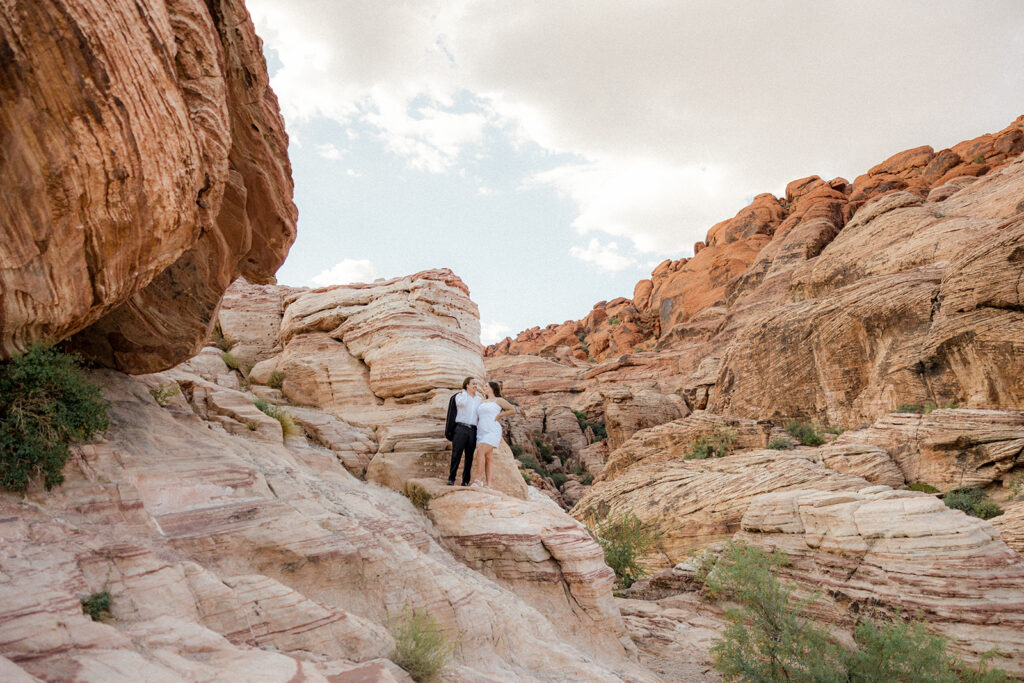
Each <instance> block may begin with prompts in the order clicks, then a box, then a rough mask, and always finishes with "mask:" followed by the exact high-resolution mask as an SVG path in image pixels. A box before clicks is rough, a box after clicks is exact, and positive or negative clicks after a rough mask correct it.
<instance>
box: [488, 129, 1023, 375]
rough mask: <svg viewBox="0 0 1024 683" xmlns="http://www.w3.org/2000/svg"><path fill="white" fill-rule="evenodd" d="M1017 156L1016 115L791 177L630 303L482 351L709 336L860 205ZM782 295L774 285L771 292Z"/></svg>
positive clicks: (945, 189)
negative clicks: (1000, 126) (995, 125)
mask: <svg viewBox="0 0 1024 683" xmlns="http://www.w3.org/2000/svg"><path fill="white" fill-rule="evenodd" d="M1021 152H1024V117H1020V118H1018V119H1017V120H1016V121H1015V122H1014V123H1013V124H1011V125H1010V126H1009V127H1007V128H1006V129H1004V130H1002V131H1000V132H998V133H994V134H986V135H982V136H981V137H978V138H975V139H973V140H968V141H965V142H961V143H960V144H958V145H955V146H954V147H953V148H952V149H946V150H941V151H940V152H938V153H935V152H934V150H933V149H932V148H931V147H927V146H925V147H917V148H914V149H910V150H907V151H904V152H901V153H899V154H896V155H894V156H892V157H890V158H889V159H886V160H885V161H883V162H882V163H880V164H878V165H876V166H874V167H872V168H871V169H870V170H869V171H868V172H867V173H865V174H864V175H861V176H859V177H857V178H856V179H855V180H854V182H853V183H850V182H848V181H846V180H845V179H843V178H836V179H834V180H831V181H829V182H825V181H823V180H822V179H821V178H819V177H817V176H811V177H808V178H802V179H799V180H794V181H793V182H791V183H789V185H787V186H786V193H785V196H784V197H782V198H776V197H774V196H773V195H771V194H760V195H758V196H757V197H755V198H754V200H753V202H751V204H750V205H749V206H747V207H745V208H743V209H741V210H740V211H739V212H738V213H737V214H736V215H735V216H734V217H733V218H730V219H728V220H725V221H722V222H720V223H718V224H716V225H714V226H712V227H711V229H710V230H708V233H707V237H706V238H705V240H703V241H701V242H697V243H696V244H695V245H694V250H693V251H694V256H693V257H692V258H682V259H679V260H675V261H672V260H668V261H664V262H663V263H661V264H659V265H658V266H657V267H656V268H655V269H654V271H653V272H652V274H651V278H650V279H649V280H641V281H640V282H638V283H637V285H636V288H635V289H634V292H633V298H632V300H628V299H617V300H615V301H613V302H609V303H604V302H602V303H599V304H597V305H595V307H594V310H593V311H592V312H591V313H590V314H589V315H587V317H586V318H584V319H583V320H580V321H567V322H565V323H563V324H561V325H549V326H547V327H546V328H543V329H541V328H532V329H530V330H526V331H524V332H521V333H520V334H519V335H517V336H516V337H515V338H514V339H512V338H507V339H505V340H503V341H501V342H499V343H497V344H494V345H492V346H490V347H488V349H487V351H486V354H487V356H491V357H493V356H500V355H512V354H534V355H545V356H551V357H556V356H558V355H559V352H558V350H557V349H558V348H559V347H561V346H565V347H567V349H566V352H568V353H571V354H572V355H573V356H575V357H576V358H577V359H581V360H586V359H588V358H590V359H593V360H596V361H601V360H606V359H608V358H611V357H614V356H616V355H619V354H622V353H627V352H631V351H634V350H636V351H641V350H649V349H651V348H653V347H654V346H655V345H657V347H659V348H679V347H680V346H681V345H685V344H687V343H690V342H693V341H707V340H708V339H711V338H712V337H714V336H715V335H716V334H718V333H719V332H720V331H721V329H720V328H721V325H722V323H723V322H724V321H725V319H726V315H727V314H729V313H732V311H733V305H734V303H735V302H736V300H737V298H738V297H739V296H740V295H742V294H743V293H745V292H750V291H751V290H753V289H755V288H756V287H757V286H758V285H760V284H761V283H762V282H763V281H764V280H765V279H769V278H770V277H771V276H773V275H776V274H779V273H781V272H784V271H786V270H788V269H790V268H793V267H795V266H797V265H798V264H800V263H802V262H805V261H807V260H808V259H813V258H814V257H816V256H818V255H819V254H820V253H821V252H822V250H823V249H824V248H825V247H826V246H827V245H829V244H830V243H831V242H832V240H834V239H835V238H836V236H837V235H838V234H839V233H840V231H841V230H843V228H844V226H845V225H846V224H847V223H848V222H849V221H850V220H851V218H852V217H853V216H854V214H856V213H857V212H858V210H859V209H860V208H861V207H862V206H865V205H866V204H867V203H869V202H871V201H873V200H877V199H879V198H880V197H883V196H885V195H889V194H893V193H898V192H903V193H904V195H902V196H905V197H906V196H912V197H916V198H917V200H923V199H924V198H925V197H928V198H929V199H931V200H933V201H940V200H942V199H945V198H946V197H948V196H949V195H951V194H953V193H954V192H956V191H957V190H959V189H961V188H962V187H964V186H965V185H966V184H967V183H968V182H969V181H970V180H971V179H972V178H973V177H976V176H981V175H986V174H989V173H990V172H992V171H993V170H995V169H997V168H1000V167H1002V166H1005V165H1006V164H1007V163H1009V162H1010V161H1012V160H1013V159H1015V158H1016V157H1017V156H1019V155H1020V153H1021ZM903 201H908V200H907V199H904V200H903ZM954 246H955V247H956V248H960V247H961V246H962V244H957V245H954ZM762 294H764V293H763V292H762ZM786 294H788V292H785V291H784V290H782V291H780V292H775V293H774V295H773V297H772V298H774V300H775V301H778V299H779V295H782V296H783V297H784V296H785V295H786ZM762 303H763V301H762ZM719 341H720V342H721V341H723V340H721V339H720V340H719ZM715 348H716V349H721V348H722V344H721V343H720V344H718V345H716V346H715ZM705 355H710V351H709V353H708V354H705ZM691 370H692V369H691Z"/></svg>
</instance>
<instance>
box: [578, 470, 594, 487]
mask: <svg viewBox="0 0 1024 683" xmlns="http://www.w3.org/2000/svg"><path fill="white" fill-rule="evenodd" d="M580 483H581V484H583V485H584V486H592V485H593V483H594V475H593V474H591V473H590V472H587V473H586V474H584V475H583V478H582V479H580Z"/></svg>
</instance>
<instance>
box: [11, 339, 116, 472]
mask: <svg viewBox="0 0 1024 683" xmlns="http://www.w3.org/2000/svg"><path fill="white" fill-rule="evenodd" d="M108 408H109V404H108V403H107V402H106V401H104V400H103V397H102V395H101V394H100V388H99V387H98V386H97V385H95V384H93V383H92V382H89V381H88V380H86V379H85V377H84V376H83V374H82V371H81V359H80V358H79V357H78V356H77V355H74V354H67V353H63V352H61V351H58V350H56V349H54V348H51V347H48V346H45V345H42V344H37V345H35V346H33V347H32V348H31V349H30V350H29V351H28V352H26V353H24V354H22V355H20V356H18V357H16V358H13V359H12V360H9V361H7V362H5V363H0V465H2V467H0V484H2V485H3V486H5V487H7V488H8V489H10V490H12V491H24V490H25V488H26V487H27V486H28V483H29V480H30V479H31V478H33V477H36V476H42V478H43V485H44V486H45V487H46V488H47V490H49V489H51V488H53V487H54V486H56V485H57V484H60V483H61V482H63V481H64V475H63V474H61V471H62V470H63V469H64V464H65V463H66V462H67V459H68V446H69V444H70V443H71V442H73V441H85V440H87V439H90V438H92V436H93V435H94V434H95V433H97V432H102V431H104V430H105V429H106V428H107V427H108V426H109V425H110V420H109V418H108V417H107V409H108Z"/></svg>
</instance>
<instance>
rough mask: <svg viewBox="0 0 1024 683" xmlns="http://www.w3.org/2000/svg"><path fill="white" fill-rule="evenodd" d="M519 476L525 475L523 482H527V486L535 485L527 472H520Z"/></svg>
mask: <svg viewBox="0 0 1024 683" xmlns="http://www.w3.org/2000/svg"><path fill="white" fill-rule="evenodd" d="M519 474H521V475H523V481H525V482H526V483H527V484H532V483H533V477H531V476H530V475H529V474H527V473H526V472H520V473H519Z"/></svg>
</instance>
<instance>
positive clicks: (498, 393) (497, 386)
mask: <svg viewBox="0 0 1024 683" xmlns="http://www.w3.org/2000/svg"><path fill="white" fill-rule="evenodd" d="M487 384H488V385H489V386H490V387H491V391H493V392H494V395H495V396H496V397H497V396H501V385H500V384H498V383H497V382H495V381H493V380H491V381H490V382H488V383H487Z"/></svg>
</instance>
